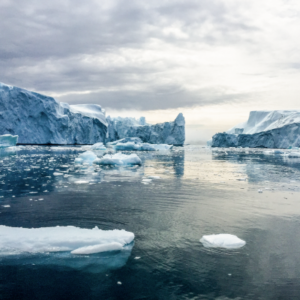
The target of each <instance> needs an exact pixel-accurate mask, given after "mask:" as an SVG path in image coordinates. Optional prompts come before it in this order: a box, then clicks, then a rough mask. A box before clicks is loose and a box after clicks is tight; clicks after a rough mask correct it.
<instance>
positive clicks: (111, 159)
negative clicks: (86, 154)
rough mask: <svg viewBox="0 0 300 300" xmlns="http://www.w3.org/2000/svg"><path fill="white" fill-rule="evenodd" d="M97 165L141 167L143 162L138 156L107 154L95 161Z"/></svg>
mask: <svg viewBox="0 0 300 300" xmlns="http://www.w3.org/2000/svg"><path fill="white" fill-rule="evenodd" d="M94 164H97V165H141V164H142V161H141V159H140V158H139V157H138V156H137V155H136V154H130V155H126V154H122V153H116V154H106V155H104V156H103V157H102V158H100V159H99V158H98V159H96V160H95V161H94Z"/></svg>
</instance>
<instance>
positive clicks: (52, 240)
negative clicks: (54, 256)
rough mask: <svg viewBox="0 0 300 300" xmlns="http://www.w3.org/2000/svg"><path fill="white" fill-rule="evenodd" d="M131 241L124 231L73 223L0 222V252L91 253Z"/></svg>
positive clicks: (130, 237)
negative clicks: (15, 224) (19, 224)
mask: <svg viewBox="0 0 300 300" xmlns="http://www.w3.org/2000/svg"><path fill="white" fill-rule="evenodd" d="M133 240H134V234H133V233H132V232H128V231H125V230H116V229H115V230H100V229H99V228H98V227H95V228H93V229H83V228H78V227H74V226H65V227H64V226H63V227H60V226H57V227H41V228H31V229H29V228H22V227H9V226H4V225H0V255H12V254H20V253H47V252H59V251H71V253H73V254H92V253H98V252H106V251H112V250H122V249H123V247H124V246H126V245H127V244H130V243H131V242H132V241H133Z"/></svg>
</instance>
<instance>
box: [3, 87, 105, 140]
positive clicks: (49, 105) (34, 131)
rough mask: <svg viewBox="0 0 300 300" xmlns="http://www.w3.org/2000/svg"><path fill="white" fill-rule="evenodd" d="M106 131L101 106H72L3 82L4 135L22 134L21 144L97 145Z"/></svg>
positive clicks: (103, 138)
mask: <svg viewBox="0 0 300 300" xmlns="http://www.w3.org/2000/svg"><path fill="white" fill-rule="evenodd" d="M106 132H107V122H106V118H105V112H104V110H103V109H102V108H101V106H100V105H96V104H82V105H69V104H67V103H60V102H58V101H56V100H55V99H54V98H52V97H48V96H44V95H41V94H38V93H35V92H31V91H28V90H25V89H22V88H18V87H14V86H9V85H5V84H3V83H0V134H1V135H3V134H11V135H18V136H19V141H18V142H19V143H20V144H72V145H73V144H95V143H98V142H104V141H105V137H106Z"/></svg>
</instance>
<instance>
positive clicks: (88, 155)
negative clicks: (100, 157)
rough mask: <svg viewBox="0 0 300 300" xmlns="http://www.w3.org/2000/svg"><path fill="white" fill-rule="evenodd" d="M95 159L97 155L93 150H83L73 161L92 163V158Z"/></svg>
mask: <svg viewBox="0 0 300 300" xmlns="http://www.w3.org/2000/svg"><path fill="white" fill-rule="evenodd" d="M96 159H97V155H96V154H95V153H94V152H92V151H85V152H83V153H81V154H80V155H79V156H78V157H77V158H76V159H75V163H77V164H83V163H88V164H92V163H93V162H94V160H96Z"/></svg>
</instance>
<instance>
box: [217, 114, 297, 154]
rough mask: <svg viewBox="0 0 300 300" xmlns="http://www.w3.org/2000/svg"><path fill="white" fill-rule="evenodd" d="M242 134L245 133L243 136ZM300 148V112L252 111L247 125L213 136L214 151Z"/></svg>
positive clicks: (240, 125)
mask: <svg viewBox="0 0 300 300" xmlns="http://www.w3.org/2000/svg"><path fill="white" fill-rule="evenodd" d="M240 132H242V133H240ZM299 146H300V111H296V110H293V111H252V112H250V116H249V119H248V121H247V122H245V123H242V124H239V125H237V126H234V127H233V128H231V129H230V130H228V131H227V132H224V133H217V134H215V135H214V136H213V139H212V147H250V148H259V147H260V148H282V149H287V148H289V147H299Z"/></svg>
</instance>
